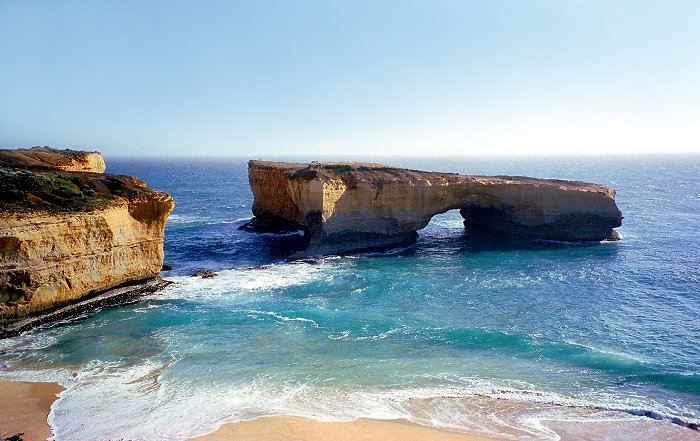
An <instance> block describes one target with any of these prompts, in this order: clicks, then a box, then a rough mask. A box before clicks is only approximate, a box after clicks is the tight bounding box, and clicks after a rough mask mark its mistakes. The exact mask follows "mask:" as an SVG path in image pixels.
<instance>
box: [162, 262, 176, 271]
mask: <svg viewBox="0 0 700 441" xmlns="http://www.w3.org/2000/svg"><path fill="white" fill-rule="evenodd" d="M172 269H173V267H172V266H170V265H168V264H165V263H164V264H163V266H162V267H161V269H160V270H161V271H170V270H172Z"/></svg>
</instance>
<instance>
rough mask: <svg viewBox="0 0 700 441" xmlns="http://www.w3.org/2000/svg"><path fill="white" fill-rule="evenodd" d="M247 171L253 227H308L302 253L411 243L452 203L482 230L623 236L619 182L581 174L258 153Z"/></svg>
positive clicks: (583, 237) (580, 237)
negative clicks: (430, 167)
mask: <svg viewBox="0 0 700 441" xmlns="http://www.w3.org/2000/svg"><path fill="white" fill-rule="evenodd" d="M248 176H249V180H250V187H251V189H252V191H253V195H254V198H255V199H254V202H253V214H254V215H255V216H256V217H255V219H254V221H253V222H252V223H251V225H256V224H257V225H264V226H265V227H266V230H267V231H269V230H270V229H271V227H272V226H273V225H275V224H276V223H279V224H280V225H282V226H284V228H286V229H288V228H289V224H290V223H293V224H295V225H297V226H298V228H300V229H304V230H305V231H306V232H307V233H308V236H309V239H310V243H309V247H308V249H307V250H306V251H305V252H304V253H300V255H304V254H306V255H322V254H334V253H342V252H347V251H353V250H360V249H367V248H377V247H386V246H391V245H395V244H400V243H405V242H408V241H411V240H414V239H415V238H416V237H417V234H416V231H418V230H420V229H422V228H424V227H425V226H426V225H427V224H428V222H430V218H431V217H432V216H434V215H436V214H439V213H445V212H447V211H449V210H453V209H459V210H460V213H461V215H462V217H463V218H464V219H465V220H464V224H465V226H466V227H467V228H470V229H472V230H474V231H477V232H480V233H487V234H495V235H504V236H518V237H531V238H538V239H554V240H566V241H600V240H610V239H616V238H617V234H616V232H615V231H614V230H613V228H615V227H618V226H620V225H621V221H622V214H621V213H620V210H619V209H618V208H617V205H616V204H615V191H614V190H612V189H610V188H608V187H605V186H602V185H598V184H590V183H585V182H577V181H562V180H555V179H535V178H528V177H511V176H464V175H459V174H452V173H437V172H424V171H418V170H408V169H402V168H395V167H389V166H384V165H379V164H363V163H319V162H312V163H311V164H299V163H281V162H266V161H255V160H253V161H250V162H249V163H248ZM249 228H250V226H249Z"/></svg>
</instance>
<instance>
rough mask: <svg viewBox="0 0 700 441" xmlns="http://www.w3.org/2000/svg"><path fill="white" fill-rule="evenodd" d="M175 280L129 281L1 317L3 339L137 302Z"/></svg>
mask: <svg viewBox="0 0 700 441" xmlns="http://www.w3.org/2000/svg"><path fill="white" fill-rule="evenodd" d="M171 283H172V282H170V281H167V280H163V279H161V278H160V277H155V278H152V279H149V280H141V281H137V282H129V283H125V284H123V285H121V286H118V287H115V288H111V289H108V290H106V291H101V292H98V293H93V294H91V295H89V296H85V297H83V298H80V299H77V300H76V301H74V302H71V303H69V304H63V305H60V306H58V307H55V308H51V309H49V310H44V311H40V312H37V313H34V314H31V315H29V316H25V317H22V318H19V319H9V320H8V319H2V318H0V338H7V337H14V336H16V335H19V334H21V333H23V332H26V331H28V330H30V329H33V328H36V327H38V326H46V325H51V324H55V323H59V322H63V321H65V320H67V319H74V318H76V317H83V316H85V315H86V314H89V313H92V312H95V311H98V310H100V309H102V308H107V307H110V306H117V305H128V304H131V303H135V302H138V301H139V300H141V299H142V298H144V297H145V296H148V295H152V294H154V293H156V292H158V291H160V290H162V289H163V288H165V287H166V286H168V285H170V284H171Z"/></svg>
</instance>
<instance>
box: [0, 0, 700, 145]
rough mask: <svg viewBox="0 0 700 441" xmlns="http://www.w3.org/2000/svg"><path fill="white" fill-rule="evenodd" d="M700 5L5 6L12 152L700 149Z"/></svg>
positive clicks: (3, 79) (6, 109)
mask: <svg viewBox="0 0 700 441" xmlns="http://www.w3.org/2000/svg"><path fill="white" fill-rule="evenodd" d="M699 22H700V3H698V2H693V1H677V2H662V1H644V2H633V1H620V2H614V3H610V2H605V1H595V0H591V1H583V0H576V1H569V2H560V1H554V0H543V1H539V2H528V3H525V2H516V1H492V2H486V1H471V2H455V1H450V0H443V1H438V2H422V1H403V2H398V1H380V2H358V1H355V2H344V1H338V2H321V1H303V2H296V3H287V2H282V1H271V2H266V3H258V4H252V3H244V2H220V1H202V2H186V1H169V2H165V1H153V2H143V3H142V2H136V1H127V2H107V1H94V2H84V1H65V2H55V3H52V2H40V1H15V0H5V1H3V2H0V59H2V60H3V61H4V63H3V64H4V66H3V69H2V70H0V96H2V97H3V98H2V100H0V147H3V148H17V147H31V146H34V145H48V146H51V147H55V148H72V149H87V150H99V151H101V152H102V153H103V154H104V155H105V156H108V157H142V156H187V157H193V156H213V157H214V156H216V157H220V156H231V157H239V156H240V157H256V158H257V157H259V158H266V157H291V156H297V157H322V156H325V157H392V156H394V157H400V156H407V157H423V156H441V157H474V156H517V155H535V156H552V155H554V156H571V155H574V156H577V155H591V154H605V155H609V154H615V155H630V154H667V153H673V154H686V153H691V154H696V153H700V124H698V122H699V121H700V82H698V78H700V26H698V25H697V24H698V23H699Z"/></svg>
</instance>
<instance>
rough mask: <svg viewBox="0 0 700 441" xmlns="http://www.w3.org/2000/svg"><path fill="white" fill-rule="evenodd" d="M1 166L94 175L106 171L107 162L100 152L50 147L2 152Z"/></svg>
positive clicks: (0, 157)
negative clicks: (90, 173)
mask: <svg viewBox="0 0 700 441" xmlns="http://www.w3.org/2000/svg"><path fill="white" fill-rule="evenodd" d="M0 164H3V165H4V166H7V167H22V168H27V167H32V168H49V169H55V170H63V171H81V172H92V173H104V171H105V161H104V159H103V158H102V154H101V153H100V152H82V151H76V150H67V149H66V150H57V149H52V148H49V147H32V148H31V149H16V150H0Z"/></svg>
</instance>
